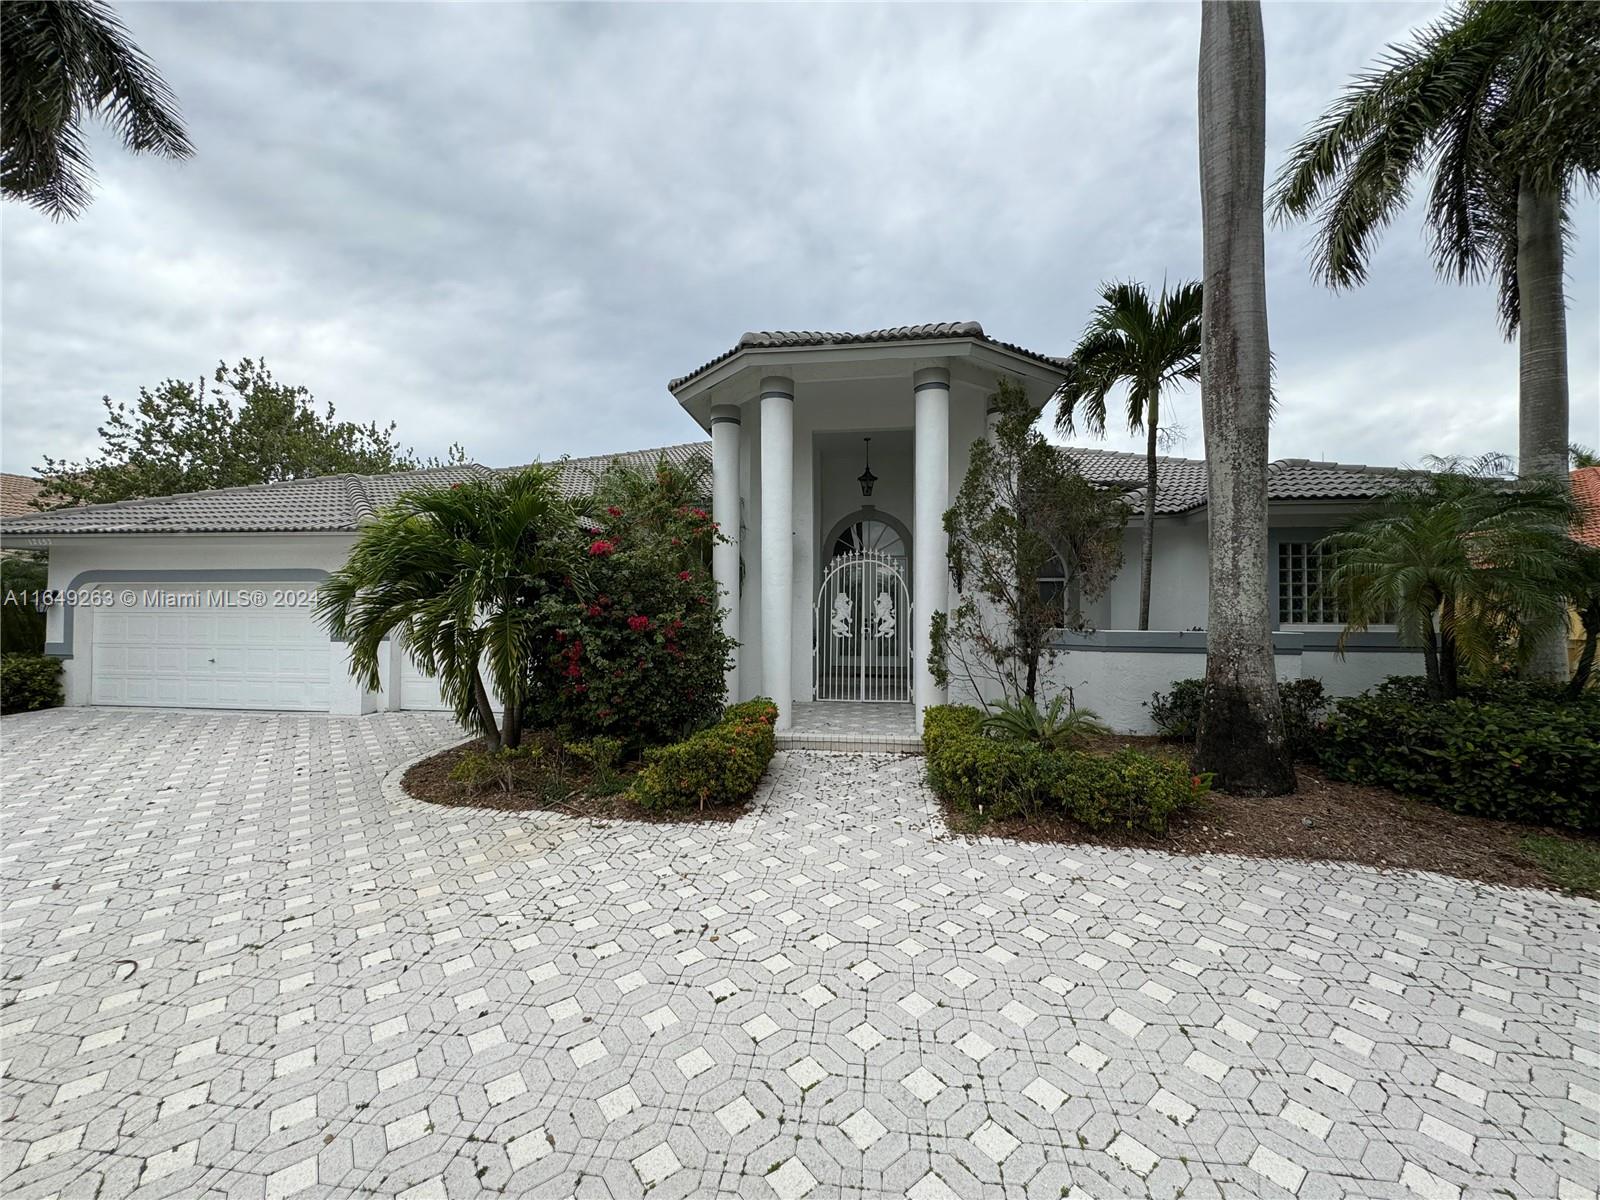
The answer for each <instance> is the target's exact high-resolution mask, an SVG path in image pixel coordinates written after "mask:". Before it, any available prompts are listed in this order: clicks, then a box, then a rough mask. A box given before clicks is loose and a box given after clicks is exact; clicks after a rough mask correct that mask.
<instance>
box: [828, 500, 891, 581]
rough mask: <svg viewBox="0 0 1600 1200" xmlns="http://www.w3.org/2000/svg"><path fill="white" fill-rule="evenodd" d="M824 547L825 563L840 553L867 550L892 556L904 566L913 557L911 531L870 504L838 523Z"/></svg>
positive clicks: (888, 556)
mask: <svg viewBox="0 0 1600 1200" xmlns="http://www.w3.org/2000/svg"><path fill="white" fill-rule="evenodd" d="M822 548H823V562H824V564H826V563H828V562H831V561H832V560H833V559H835V558H838V557H839V555H841V554H854V553H857V552H858V551H862V550H867V551H871V552H872V553H874V554H882V555H884V556H885V557H887V558H889V559H892V560H893V561H894V562H896V563H898V564H899V565H900V567H901V568H902V569H904V568H906V567H907V566H909V564H910V561H911V532H910V531H909V530H908V529H907V528H906V527H905V526H904V525H902V524H901V523H900V522H899V521H898V520H896V519H895V518H894V517H891V516H890V515H889V514H888V513H886V512H883V511H881V510H879V509H876V508H872V507H871V506H868V507H866V508H862V509H858V510H857V511H855V512H853V513H851V514H850V515H849V516H848V517H846V518H844V520H842V521H840V522H839V523H838V524H836V525H835V526H834V527H833V531H832V532H831V533H830V534H829V537H828V540H827V541H825V542H823V543H822Z"/></svg>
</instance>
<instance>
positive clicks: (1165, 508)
mask: <svg viewBox="0 0 1600 1200" xmlns="http://www.w3.org/2000/svg"><path fill="white" fill-rule="evenodd" d="M1064 450H1065V453H1066V455H1067V456H1068V457H1069V458H1070V459H1072V461H1073V463H1074V464H1075V465H1076V466H1077V468H1078V470H1079V471H1081V472H1082V473H1083V477H1084V478H1085V479H1087V480H1089V481H1090V482H1091V483H1099V484H1126V485H1129V486H1130V487H1131V490H1133V491H1136V492H1138V493H1140V494H1141V495H1142V493H1143V491H1144V482H1145V457H1144V455H1142V454H1139V453H1137V452H1135V451H1131V450H1095V449H1087V448H1084V447H1080V446H1067V447H1065V448H1064ZM1407 474H1411V472H1408V471H1406V470H1405V469H1403V468H1400V467H1369V466H1364V465H1359V464H1351V463H1334V462H1313V461H1312V460H1310V459H1305V458H1280V459H1278V460H1277V461H1276V462H1272V463H1268V464H1267V499H1268V500H1370V499H1372V498H1373V497H1375V496H1379V495H1381V494H1382V493H1383V492H1385V491H1387V490H1388V489H1390V488H1392V487H1393V486H1394V484H1395V481H1396V480H1397V479H1399V478H1402V477H1404V476H1405V475H1407ZM1205 503H1206V461H1205V459H1203V458H1169V457H1167V456H1165V455H1162V456H1158V457H1157V458H1156V512H1158V513H1161V514H1172V513H1185V512H1191V511H1193V510H1194V509H1197V508H1203V507H1204V506H1205Z"/></svg>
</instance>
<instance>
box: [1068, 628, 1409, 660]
mask: <svg viewBox="0 0 1600 1200" xmlns="http://www.w3.org/2000/svg"><path fill="white" fill-rule="evenodd" d="M1338 643H1339V634H1338V631H1337V630H1331V629H1330V630H1316V631H1313V632H1305V633H1302V632H1299V631H1294V630H1274V631H1273V634H1272V652H1273V653H1274V654H1291V655H1292V654H1302V653H1304V652H1305V651H1307V650H1311V651H1319V652H1320V651H1333V650H1336V649H1337V648H1338ZM1051 648H1052V649H1055V650H1065V651H1067V652H1069V653H1071V652H1076V651H1087V652H1090V653H1099V652H1116V653H1122V654H1129V653H1132V654H1204V653H1205V652H1206V635H1205V631H1204V630H1202V629H1182V630H1169V629H1150V630H1138V629H1097V630H1095V631H1094V632H1093V633H1062V634H1058V635H1057V636H1056V638H1055V640H1054V641H1053V642H1052V643H1051ZM1345 650H1346V651H1347V652H1356V653H1361V654H1370V653H1381V654H1418V653H1421V651H1419V650H1418V649H1417V648H1416V647H1414V646H1407V645H1405V644H1403V643H1402V642H1401V641H1400V640H1399V637H1398V636H1397V635H1396V634H1394V633H1386V632H1367V633H1352V634H1350V636H1349V637H1347V638H1346V639H1345Z"/></svg>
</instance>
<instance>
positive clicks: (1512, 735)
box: [1318, 680, 1600, 832]
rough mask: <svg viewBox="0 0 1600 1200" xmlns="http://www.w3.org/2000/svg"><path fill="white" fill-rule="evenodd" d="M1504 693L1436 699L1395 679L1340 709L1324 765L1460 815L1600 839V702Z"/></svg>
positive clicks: (1338, 774)
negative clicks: (1549, 827)
mask: <svg viewBox="0 0 1600 1200" xmlns="http://www.w3.org/2000/svg"><path fill="white" fill-rule="evenodd" d="M1501 693H1502V694H1500V695H1498V696H1496V698H1488V697H1487V696H1486V697H1477V698H1473V697H1464V698H1462V699H1457V700H1429V699H1427V698H1426V697H1425V696H1423V695H1421V694H1420V688H1418V687H1417V686H1416V685H1414V684H1412V683H1410V682H1409V681H1404V680H1395V681H1393V682H1392V683H1390V684H1386V685H1384V686H1383V687H1380V688H1378V689H1377V690H1376V691H1374V692H1370V693H1368V694H1367V695H1364V696H1356V697H1354V698H1352V699H1348V700H1340V701H1339V702H1338V703H1337V704H1335V705H1334V708H1333V711H1332V712H1331V713H1330V714H1329V716H1328V718H1327V720H1326V721H1325V722H1324V724H1323V727H1322V732H1321V737H1320V741H1319V746H1318V758H1319V760H1320V761H1321V763H1322V766H1323V767H1324V769H1326V770H1327V772H1328V774H1330V775H1332V776H1334V777H1335V778H1338V779H1347V780H1350V781H1351V782H1353V783H1378V784H1384V785H1386V786H1388V787H1392V788H1394V789H1395V791H1397V792H1402V793H1404V794H1406V795H1408V796H1415V797H1418V798H1419V799H1423V800H1429V801H1432V802H1434V803H1436V804H1442V805H1443V806H1444V807H1446V808H1449V809H1452V810H1454V811H1455V812H1459V813H1467V814H1470V815H1472V816H1479V817H1493V818H1496V819H1498V820H1503V821H1526V822H1530V823H1532V824H1537V825H1558V826H1561V827H1563V828H1566V829H1578V830H1586V831H1590V832H1595V831H1600V698H1580V699H1577V700H1570V701H1565V702H1561V701H1557V700H1553V699H1545V698H1540V697H1539V696H1538V695H1537V693H1536V692H1535V691H1533V690H1532V689H1526V688H1523V689H1514V688H1504V689H1501ZM1495 695H1496V694H1495V693H1489V694H1488V696H1495Z"/></svg>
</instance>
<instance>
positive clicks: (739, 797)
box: [629, 697, 778, 811]
mask: <svg viewBox="0 0 1600 1200" xmlns="http://www.w3.org/2000/svg"><path fill="white" fill-rule="evenodd" d="M777 719H778V706H777V705H776V704H774V703H773V702H772V701H771V700H768V699H766V698H764V697H762V698H758V699H755V700H746V701H744V702H743V703H742V704H733V705H729V706H728V708H726V709H725V710H724V711H723V714H722V719H721V720H719V721H718V722H717V723H716V724H715V725H713V726H711V727H710V728H709V729H702V730H701V731H700V732H699V733H696V734H693V735H692V736H690V737H688V738H685V739H684V740H683V741H681V742H674V743H672V744H671V745H668V746H657V747H655V748H653V749H649V750H646V751H645V752H644V761H645V766H644V769H643V770H642V771H640V772H639V774H638V775H636V776H635V777H634V781H633V787H632V788H631V789H630V791H629V794H630V795H631V796H632V798H633V800H634V801H635V802H636V803H637V804H638V805H639V806H640V807H641V808H647V809H651V810H653V811H667V810H673V809H686V808H696V807H698V808H699V809H701V810H702V811H703V810H704V809H706V808H707V807H708V806H709V807H717V806H719V805H726V804H738V803H740V802H741V801H744V800H748V799H749V798H750V797H751V795H753V794H754V792H755V790H756V784H758V783H760V782H761V776H762V774H763V773H764V772H765V771H766V769H767V763H768V762H770V761H771V760H772V754H773V751H774V749H775V748H776V736H775V732H774V723H775V722H776V721H777Z"/></svg>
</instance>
